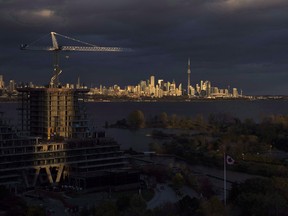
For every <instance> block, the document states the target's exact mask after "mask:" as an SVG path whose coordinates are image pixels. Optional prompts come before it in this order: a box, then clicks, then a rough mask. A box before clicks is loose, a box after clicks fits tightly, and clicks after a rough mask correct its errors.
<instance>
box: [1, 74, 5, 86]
mask: <svg viewBox="0 0 288 216" xmlns="http://www.w3.org/2000/svg"><path fill="white" fill-rule="evenodd" d="M4 87H5V86H4V80H3V75H0V89H3V88H4Z"/></svg>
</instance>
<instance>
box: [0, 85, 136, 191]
mask: <svg viewBox="0 0 288 216" xmlns="http://www.w3.org/2000/svg"><path fill="white" fill-rule="evenodd" d="M18 91H19V92H20V95H21V97H20V100H21V101H20V103H19V109H18V110H19V114H20V115H19V120H20V123H19V126H20V129H21V130H18V131H16V130H15V129H13V128H12V127H11V126H10V125H8V124H7V123H6V122H5V121H4V120H3V118H1V121H0V185H7V186H9V187H10V188H19V186H21V187H26V188H27V187H36V186H40V185H57V184H65V185H73V186H77V187H79V188H84V189H85V188H89V187H98V186H101V187H103V186H104V187H105V186H109V187H111V186H112V187H114V186H115V187H117V186H119V185H123V184H134V186H135V185H138V181H139V173H138V172H137V171H135V170H133V169H130V168H129V164H128V160H127V158H126V156H124V154H123V152H122V151H121V150H120V146H119V144H117V143H116V142H115V141H114V140H113V139H112V138H107V137H105V133H104V132H96V131H92V130H91V129H90V128H89V127H88V121H87V114H86V112H85V109H84V106H83V104H82V103H83V101H84V100H85V98H84V95H85V93H86V92H87V91H88V90H87V89H71V88H63V87H62V88H19V89H18Z"/></svg>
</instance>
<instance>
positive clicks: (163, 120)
mask: <svg viewBox="0 0 288 216" xmlns="http://www.w3.org/2000/svg"><path fill="white" fill-rule="evenodd" d="M168 121H169V118H168V115H167V113H166V112H162V113H161V114H160V122H161V125H162V127H164V128H166V127H167V126H168Z"/></svg>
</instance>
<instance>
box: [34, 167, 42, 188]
mask: <svg viewBox="0 0 288 216" xmlns="http://www.w3.org/2000/svg"><path fill="white" fill-rule="evenodd" d="M35 169H36V172H35V175H34V180H33V185H32V186H33V187H35V185H36V182H37V179H38V176H39V173H40V169H41V168H40V167H37V168H35Z"/></svg>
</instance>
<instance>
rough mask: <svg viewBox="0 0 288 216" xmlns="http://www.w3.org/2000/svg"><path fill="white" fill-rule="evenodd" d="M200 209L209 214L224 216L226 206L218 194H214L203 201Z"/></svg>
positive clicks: (204, 213)
mask: <svg viewBox="0 0 288 216" xmlns="http://www.w3.org/2000/svg"><path fill="white" fill-rule="evenodd" d="M200 211H201V212H202V213H203V215H205V216H206V215H207V216H223V215H226V214H225V208H224V205H223V203H222V202H221V201H220V200H219V199H218V197H216V196H212V197H211V198H210V199H209V200H205V201H203V202H202V203H201V207H200Z"/></svg>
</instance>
